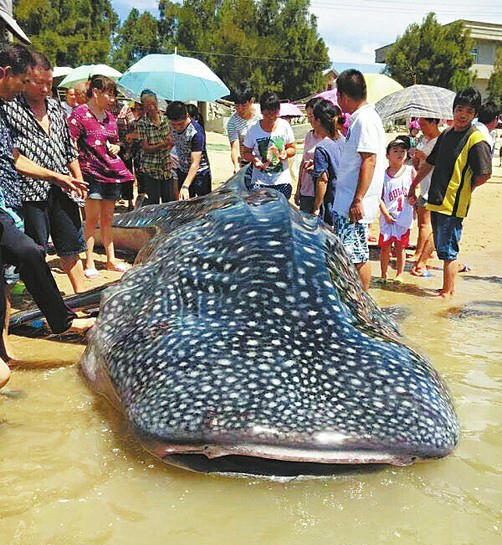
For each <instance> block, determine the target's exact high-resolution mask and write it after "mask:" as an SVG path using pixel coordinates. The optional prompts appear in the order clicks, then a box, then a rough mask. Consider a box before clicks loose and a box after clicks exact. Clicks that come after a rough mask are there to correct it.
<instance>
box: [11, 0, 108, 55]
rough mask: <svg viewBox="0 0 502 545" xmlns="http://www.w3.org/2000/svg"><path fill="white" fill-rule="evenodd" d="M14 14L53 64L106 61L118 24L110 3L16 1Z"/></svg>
mask: <svg viewBox="0 0 502 545" xmlns="http://www.w3.org/2000/svg"><path fill="white" fill-rule="evenodd" d="M14 14H15V17H16V19H17V20H18V22H19V24H20V25H21V27H22V28H23V30H24V31H25V32H26V34H27V35H28V36H29V37H30V39H31V41H32V42H33V45H34V47H36V48H37V49H38V50H40V51H42V52H43V53H44V54H46V55H47V56H48V57H49V58H50V60H51V61H52V62H53V63H54V64H56V65H59V66H63V65H70V66H78V65H80V64H86V63H99V62H109V55H110V49H111V37H112V34H113V32H114V31H115V29H116V27H117V24H118V17H117V14H116V13H115V12H114V11H113V9H112V5H111V2H110V0H17V1H16V0H15V1H14Z"/></svg>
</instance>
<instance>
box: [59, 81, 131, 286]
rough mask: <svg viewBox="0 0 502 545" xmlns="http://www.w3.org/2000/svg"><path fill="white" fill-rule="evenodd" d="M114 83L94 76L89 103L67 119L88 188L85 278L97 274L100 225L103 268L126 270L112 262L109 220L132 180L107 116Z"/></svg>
mask: <svg viewBox="0 0 502 545" xmlns="http://www.w3.org/2000/svg"><path fill="white" fill-rule="evenodd" d="M116 94H117V89H116V87H115V83H114V82H113V81H112V80H111V79H109V78H106V77H105V76H93V77H92V78H91V80H90V82H89V86H88V89H87V96H88V98H89V101H88V103H87V104H82V105H81V106H78V107H77V108H75V110H73V113H72V114H71V115H70V117H69V119H68V123H69V125H70V133H71V135H72V137H73V138H74V139H75V140H76V142H77V146H78V153H79V156H78V160H79V163H80V168H81V170H82V175H83V177H84V180H85V181H86V182H87V183H88V184H89V194H88V196H87V200H86V203H85V238H86V244H87V261H86V269H85V275H86V276H87V278H92V277H94V276H97V275H98V274H99V273H98V271H97V270H96V267H95V265H94V254H93V250H94V238H95V234H96V227H97V224H98V220H99V224H100V228H101V237H102V241H103V246H104V248H105V251H106V268H107V269H108V270H112V271H119V272H123V271H125V269H126V266H124V264H122V263H118V262H117V261H115V250H114V247H113V238H112V220H113V212H114V209H115V201H116V200H118V199H120V194H121V184H122V183H124V182H130V181H132V180H133V179H134V177H133V175H132V174H131V173H130V172H129V170H127V167H126V166H125V164H124V162H123V161H122V159H121V158H120V157H119V156H118V153H119V151H120V146H119V134H118V128H117V122H116V121H115V118H114V117H113V115H112V114H111V113H110V111H109V110H110V108H111V106H112V105H113V103H114V102H115V97H116Z"/></svg>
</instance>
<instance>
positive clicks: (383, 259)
mask: <svg viewBox="0 0 502 545" xmlns="http://www.w3.org/2000/svg"><path fill="white" fill-rule="evenodd" d="M390 250H391V246H390V244H387V245H386V246H382V247H381V248H380V272H381V275H382V278H383V279H384V280H387V268H388V267H389V261H390Z"/></svg>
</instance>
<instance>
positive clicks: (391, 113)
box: [375, 85, 455, 121]
mask: <svg viewBox="0 0 502 545" xmlns="http://www.w3.org/2000/svg"><path fill="white" fill-rule="evenodd" d="M454 98H455V93H454V92H453V91H450V90H449V89H444V88H443V87H435V86H434V85H412V86H411V87H406V88H405V89H401V90H400V91H396V92H395V93H392V94H391V95H387V96H386V97H384V98H382V99H381V100H380V101H378V102H377V103H376V104H375V109H376V111H377V112H378V114H379V115H380V117H381V118H382V121H392V120H393V119H403V118H407V117H432V118H436V119H452V118H453V99H454Z"/></svg>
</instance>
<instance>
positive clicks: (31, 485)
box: [0, 134, 502, 545]
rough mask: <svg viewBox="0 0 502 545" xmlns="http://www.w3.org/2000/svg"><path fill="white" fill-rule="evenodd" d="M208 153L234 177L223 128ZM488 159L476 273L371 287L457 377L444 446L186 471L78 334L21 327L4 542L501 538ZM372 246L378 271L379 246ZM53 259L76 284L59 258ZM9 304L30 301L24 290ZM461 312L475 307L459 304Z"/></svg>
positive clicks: (352, 542)
mask: <svg viewBox="0 0 502 545" xmlns="http://www.w3.org/2000/svg"><path fill="white" fill-rule="evenodd" d="M389 136H392V135H389ZM209 154H210V160H211V164H212V171H213V175H214V178H215V180H216V182H222V181H224V180H226V179H227V178H228V177H229V175H230V174H231V171H230V161H229V153H228V145H227V143H226V139H225V138H224V137H223V136H221V135H212V134H211V135H209ZM494 171H495V172H494V173H495V176H494V177H493V179H492V180H491V181H490V182H489V183H487V184H486V185H485V186H483V187H482V188H480V189H478V190H476V192H475V194H474V198H473V203H472V209H471V212H470V214H469V217H468V218H467V220H466V221H465V229H464V236H463V240H462V252H461V260H462V262H464V263H466V264H468V265H469V266H470V267H471V268H472V270H471V271H470V272H468V273H463V274H461V275H459V277H460V278H459V283H458V296H457V297H456V298H455V299H454V300H453V301H441V300H438V298H435V299H434V300H432V299H431V298H430V294H431V291H432V289H433V288H437V287H440V285H441V270H440V266H441V263H440V262H435V263H433V266H434V267H435V268H434V269H432V273H433V277H432V278H429V279H425V278H424V279H422V278H415V277H413V276H410V275H409V273H405V275H404V281H405V282H404V284H402V285H399V286H397V285H390V286H386V287H385V288H384V287H382V286H379V287H377V286H376V285H375V286H374V287H372V288H371V289H370V294H371V295H372V296H373V297H374V298H375V300H376V301H377V303H378V304H379V305H380V306H382V307H386V306H396V305H397V306H399V307H401V308H403V309H404V310H405V312H406V313H407V318H404V319H403V320H402V321H400V324H399V325H400V328H401V331H402V334H403V342H404V343H405V344H407V345H409V346H411V347H414V348H415V349H416V350H417V351H418V352H420V353H421V354H423V355H424V356H426V357H428V358H429V359H430V361H431V362H432V364H433V365H434V367H435V368H436V369H437V370H438V372H439V373H440V374H441V375H442V377H443V378H444V380H445V382H446V384H447V385H448V387H449V388H450V390H451V393H452V396H453V399H454V402H455V408H456V411H457V414H458V419H459V422H460V425H461V438H460V443H459V445H458V447H457V448H456V450H455V451H454V452H453V453H452V454H451V455H449V456H448V457H447V458H443V459H439V460H429V461H427V462H423V463H416V464H414V465H412V466H409V467H407V468H396V467H393V466H389V467H385V468H382V469H381V470H379V471H376V472H369V473H361V474H349V475H346V476H338V477H335V478H333V479H331V480H326V481H318V480H305V481H294V482H292V483H289V484H284V483H270V482H266V481H260V480H253V479H245V480H244V479H228V478H218V477H211V476H208V475H200V474H194V473H191V472H187V471H182V470H180V469H177V468H175V467H173V466H168V465H166V464H163V463H161V462H160V461H158V460H156V459H155V458H153V457H152V456H151V455H149V454H148V453H147V452H146V451H145V450H143V449H142V448H141V447H140V446H139V444H138V441H137V439H136V437H135V436H133V434H132V433H131V432H130V430H129V428H128V425H127V422H126V421H125V419H124V418H122V417H121V415H120V414H119V413H118V412H117V411H116V410H115V409H113V408H112V407H111V406H110V405H109V403H108V402H107V401H106V400H104V399H103V398H101V397H100V396H97V395H96V394H95V393H94V392H93V391H92V390H91V389H90V388H89V387H88V385H87V384H86V382H85V380H84V379H83V377H82V374H81V372H80V369H79V365H78V361H79V358H80V355H81V353H82V351H83V349H84V346H83V344H82V342H81V339H73V340H72V339H69V338H68V337H65V338H64V339H60V338H58V337H56V338H54V337H53V338H41V339H31V338H27V337H17V336H15V335H12V344H13V345H14V348H15V351H16V353H17V356H18V357H19V358H20V359H22V360H24V363H23V365H22V366H20V367H19V368H17V369H15V370H14V371H13V373H12V378H11V381H10V383H9V384H8V385H7V387H6V389H5V390H7V391H8V392H10V395H6V396H2V398H1V399H0V434H1V437H2V454H3V456H2V457H1V459H2V463H1V464H0V484H1V486H0V535H1V536H2V538H4V539H3V541H2V543H3V542H5V543H9V544H12V545H40V544H42V543H46V544H49V543H50V544H56V543H58V544H59V543H61V544H63V543H64V544H65V545H67V544H77V543H79V544H80V543H100V544H110V545H115V544H120V545H137V544H138V543H144V542H148V543H149V544H150V545H161V544H162V545H163V544H165V543H170V544H173V545H201V544H204V545H221V544H222V543H229V544H238V543H241V544H244V545H271V544H273V543H277V544H281V545H319V544H320V543H330V544H335V543H346V544H347V545H368V543H372V544H375V545H377V544H385V545H401V544H402V543H406V544H410V545H419V544H424V543H426V544H446V543H451V544H461V543H462V544H464V543H465V544H467V543H476V544H477V543H483V544H486V545H496V544H498V543H499V541H500V539H499V537H498V536H499V533H500V532H499V528H500V490H501V483H500V477H498V476H499V475H501V471H500V447H501V440H500V438H501V433H500V416H499V412H500V403H501V397H500V380H499V379H500V376H499V375H500V372H499V369H500V358H501V354H502V344H501V341H500V323H501V322H500V320H501V319H502V313H501V312H500V308H502V292H501V290H500V288H501V275H500V264H501V262H502V242H501V239H500V237H499V233H500V227H501V222H502V220H501V218H500V212H499V208H500V206H501V205H502V170H501V169H499V168H498V167H497V168H495V169H494ZM412 240H414V239H412ZM123 257H127V256H125V255H123ZM127 259H129V260H131V259H132V258H131V256H129V257H128V258H127ZM372 259H373V260H372V267H373V274H374V275H378V274H379V262H378V261H377V259H378V253H377V252H376V251H373V252H372ZM50 263H51V266H52V268H53V273H54V275H55V277H56V279H57V282H58V285H59V286H60V289H61V291H62V292H63V293H65V294H69V293H70V286H69V283H68V281H67V278H66V276H65V275H64V274H63V273H62V271H61V270H60V269H59V264H58V260H57V258H55V257H51V258H50ZM103 267H104V256H102V255H99V259H98V268H100V269H101V276H100V277H99V278H98V279H94V280H92V281H90V280H89V281H88V282H87V284H88V287H89V288H91V287H93V286H97V285H100V284H105V283H107V282H111V281H114V280H117V279H118V278H119V276H120V275H119V274H118V273H113V272H108V271H104V270H103ZM436 267H437V269H436ZM392 274H393V273H392V272H391V273H390V276H391V277H392ZM14 304H15V305H17V306H20V305H23V306H26V305H29V304H31V302H30V298H29V297H27V296H26V297H15V298H14ZM476 305H478V307H476ZM476 308H481V310H482V312H481V313H479V314H476ZM458 309H460V310H462V309H466V310H467V312H466V313H465V314H464V316H463V317H458V316H457V314H456V312H457V310H458ZM472 309H474V313H471V312H470V311H471V310H472ZM483 312H484V314H483ZM75 340H76V342H72V341H75ZM347 521H350V523H349V524H348V523H347ZM368 536H371V539H370V540H369V541H368V539H369V538H368ZM403 540H404V541H403Z"/></svg>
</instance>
